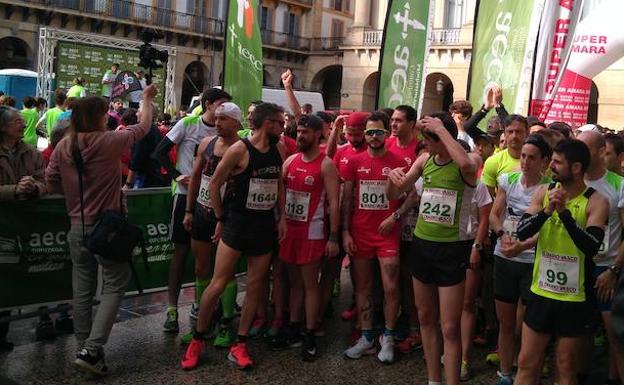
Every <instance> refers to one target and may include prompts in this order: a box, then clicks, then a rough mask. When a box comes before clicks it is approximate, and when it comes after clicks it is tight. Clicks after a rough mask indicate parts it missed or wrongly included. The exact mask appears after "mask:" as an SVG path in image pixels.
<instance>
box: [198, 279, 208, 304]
mask: <svg viewBox="0 0 624 385" xmlns="http://www.w3.org/2000/svg"><path fill="white" fill-rule="evenodd" d="M209 284H210V279H201V278H197V277H196V278H195V303H197V304H199V301H200V300H201V296H202V293H203V292H204V290H206V288H207V287H208V285H209Z"/></svg>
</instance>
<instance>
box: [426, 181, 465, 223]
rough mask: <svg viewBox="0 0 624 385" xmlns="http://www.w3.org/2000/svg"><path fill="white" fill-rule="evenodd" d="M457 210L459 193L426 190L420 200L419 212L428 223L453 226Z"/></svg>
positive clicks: (436, 189)
mask: <svg viewBox="0 0 624 385" xmlns="http://www.w3.org/2000/svg"><path fill="white" fill-rule="evenodd" d="M456 209H457V191H453V190H447V189H443V188H426V189H425V190H424V191H423V195H422V198H421V199H420V208H419V212H420V215H422V218H423V220H425V221H426V222H431V223H437V224H440V225H445V226H453V224H454V223H455V210H456Z"/></svg>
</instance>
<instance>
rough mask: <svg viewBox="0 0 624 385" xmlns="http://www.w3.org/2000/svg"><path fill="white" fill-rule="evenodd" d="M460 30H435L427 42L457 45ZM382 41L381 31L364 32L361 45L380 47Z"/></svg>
mask: <svg viewBox="0 0 624 385" xmlns="http://www.w3.org/2000/svg"><path fill="white" fill-rule="evenodd" d="M460 33H461V29H459V28H440V29H438V28H436V29H433V30H431V33H430V34H429V42H430V43H431V44H435V45H447V44H458V43H459V41H460V40H459V37H460ZM382 40H383V30H381V29H370V30H365V31H364V36H363V37H362V45H364V46H381V43H382Z"/></svg>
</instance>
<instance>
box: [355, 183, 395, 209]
mask: <svg viewBox="0 0 624 385" xmlns="http://www.w3.org/2000/svg"><path fill="white" fill-rule="evenodd" d="M359 201H360V204H359V208H360V209H361V210H388V208H389V207H390V206H389V205H388V197H387V196H386V181H385V180H361V181H360V196H359Z"/></svg>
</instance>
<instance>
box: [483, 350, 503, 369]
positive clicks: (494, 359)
mask: <svg viewBox="0 0 624 385" xmlns="http://www.w3.org/2000/svg"><path fill="white" fill-rule="evenodd" d="M485 362H487V363H488V364H489V365H492V366H498V365H499V364H500V358H499V357H498V348H496V349H495V350H494V351H493V352H491V353H490V354H488V355H487V356H485Z"/></svg>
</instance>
